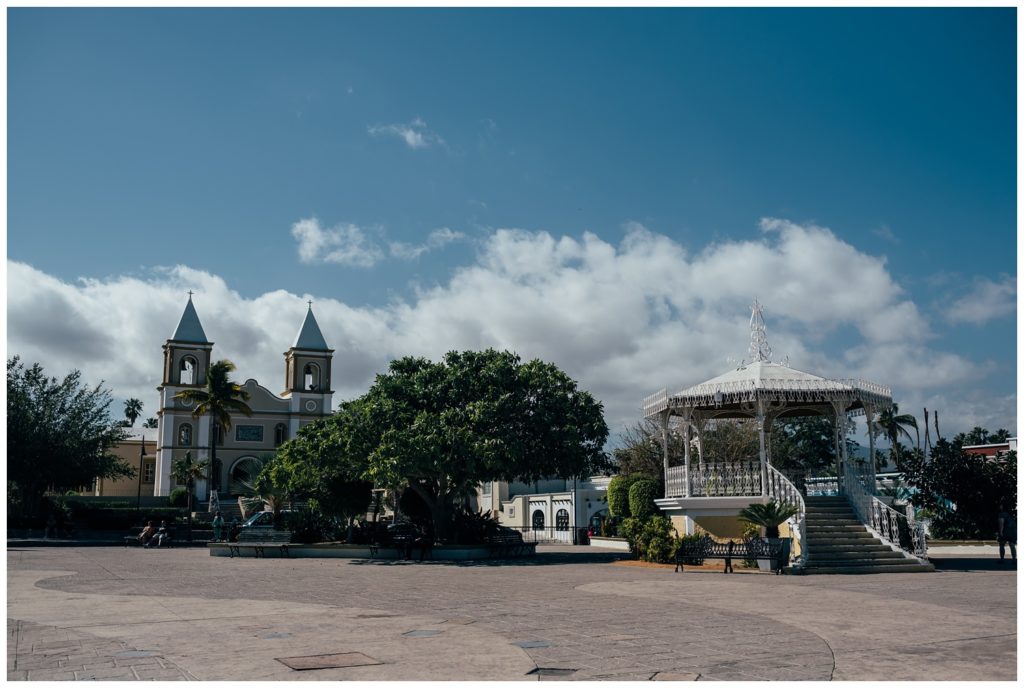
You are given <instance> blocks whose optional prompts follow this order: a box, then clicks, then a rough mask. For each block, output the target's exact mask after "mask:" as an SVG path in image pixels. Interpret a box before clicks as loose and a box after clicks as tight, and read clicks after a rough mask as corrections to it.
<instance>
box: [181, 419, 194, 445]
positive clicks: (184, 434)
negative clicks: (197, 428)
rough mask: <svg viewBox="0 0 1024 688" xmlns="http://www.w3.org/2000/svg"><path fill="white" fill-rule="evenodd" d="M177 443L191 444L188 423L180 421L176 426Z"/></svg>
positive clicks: (190, 428) (190, 429) (190, 427)
mask: <svg viewBox="0 0 1024 688" xmlns="http://www.w3.org/2000/svg"><path fill="white" fill-rule="evenodd" d="M178 444H180V445H181V446H183V447H191V446H192V426H191V425H190V424H189V423H182V424H181V427H179V428H178Z"/></svg>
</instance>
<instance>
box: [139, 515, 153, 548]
mask: <svg viewBox="0 0 1024 688" xmlns="http://www.w3.org/2000/svg"><path fill="white" fill-rule="evenodd" d="M154 537H156V528H154V527H153V522H152V521H149V522H148V523H146V527H145V528H143V529H142V532H141V533H139V541H140V542H142V546H143V547H149V543H150V542H152V540H153V538H154Z"/></svg>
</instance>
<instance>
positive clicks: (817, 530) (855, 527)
mask: <svg viewBox="0 0 1024 688" xmlns="http://www.w3.org/2000/svg"><path fill="white" fill-rule="evenodd" d="M862 531H863V532H866V531H864V525H863V524H862V523H859V522H857V523H850V524H845V523H839V524H835V523H828V524H824V523H822V524H818V523H814V524H811V523H808V524H807V534H808V535H810V536H814V535H827V534H832V533H859V532H862Z"/></svg>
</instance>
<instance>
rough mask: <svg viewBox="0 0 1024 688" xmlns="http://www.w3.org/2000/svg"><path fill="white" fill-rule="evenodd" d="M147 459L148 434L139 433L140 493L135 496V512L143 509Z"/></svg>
mask: <svg viewBox="0 0 1024 688" xmlns="http://www.w3.org/2000/svg"><path fill="white" fill-rule="evenodd" d="M145 460H146V435H145V434H140V435H139V494H138V495H137V496H136V498H135V514H136V515H138V513H139V512H140V511H142V468H143V465H144V464H145Z"/></svg>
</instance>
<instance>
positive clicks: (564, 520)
mask: <svg viewBox="0 0 1024 688" xmlns="http://www.w3.org/2000/svg"><path fill="white" fill-rule="evenodd" d="M555 530H569V512H568V510H566V509H559V510H558V513H556V514H555Z"/></svg>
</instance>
